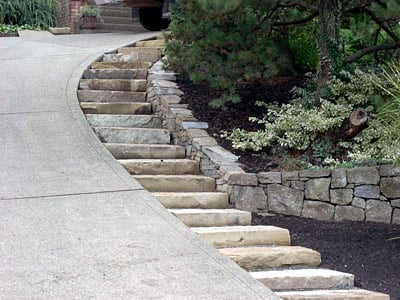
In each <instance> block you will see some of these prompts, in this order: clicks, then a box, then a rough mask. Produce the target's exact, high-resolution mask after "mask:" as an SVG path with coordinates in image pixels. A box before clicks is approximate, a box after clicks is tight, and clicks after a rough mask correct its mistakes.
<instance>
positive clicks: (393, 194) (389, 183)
mask: <svg viewBox="0 0 400 300" xmlns="http://www.w3.org/2000/svg"><path fill="white" fill-rule="evenodd" d="M380 188H381V192H382V194H384V195H385V196H386V197H388V198H389V199H394V198H400V177H390V178H382V180H381V185H380Z"/></svg>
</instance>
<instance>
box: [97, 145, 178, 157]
mask: <svg viewBox="0 0 400 300" xmlns="http://www.w3.org/2000/svg"><path fill="white" fill-rule="evenodd" d="M104 145H105V146H106V148H107V150H108V151H110V152H111V154H112V155H113V156H114V157H115V158H116V159H131V158H137V159H141V158H150V159H151V158H164V159H169V158H171V159H174V158H184V157H185V148H184V147H182V146H175V145H152V144H104Z"/></svg>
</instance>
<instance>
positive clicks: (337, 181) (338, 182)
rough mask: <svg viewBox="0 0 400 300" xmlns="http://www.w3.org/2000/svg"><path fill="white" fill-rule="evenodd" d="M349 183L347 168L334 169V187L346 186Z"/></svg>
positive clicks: (332, 183) (332, 185)
mask: <svg viewBox="0 0 400 300" xmlns="http://www.w3.org/2000/svg"><path fill="white" fill-rule="evenodd" d="M346 185H347V175H346V170H345V169H334V170H332V181H331V187H332V188H334V189H338V188H344V187H346Z"/></svg>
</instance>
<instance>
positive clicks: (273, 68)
mask: <svg viewBox="0 0 400 300" xmlns="http://www.w3.org/2000/svg"><path fill="white" fill-rule="evenodd" d="M272 4H273V2H272V1H265V0H242V1H239V0H231V1H225V0H178V1H177V2H176V4H175V6H174V8H173V10H172V22H171V25H170V29H171V31H172V35H171V40H170V41H169V42H168V43H167V55H168V63H169V64H170V66H171V67H172V68H174V69H175V70H178V71H184V72H187V73H188V74H189V76H190V79H191V80H192V81H194V82H199V81H203V80H205V81H208V82H209V83H210V84H211V86H212V87H214V88H216V89H221V90H224V91H225V92H226V93H227V96H225V97H224V98H221V99H218V100H217V101H214V102H213V104H214V105H216V106H223V105H224V102H226V101H232V100H233V101H239V99H238V97H237V96H236V95H235V89H236V87H237V86H238V85H239V84H240V83H242V82H244V81H248V80H252V79H256V78H268V77H271V76H274V75H276V74H277V73H278V71H279V65H280V64H281V63H282V62H281V55H280V54H279V51H278V47H277V45H276V43H275V42H274V41H273V39H272V21H273V19H272V15H271V14H270V12H271V8H272Z"/></svg>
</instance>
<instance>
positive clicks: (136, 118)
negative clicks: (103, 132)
mask: <svg viewBox="0 0 400 300" xmlns="http://www.w3.org/2000/svg"><path fill="white" fill-rule="evenodd" d="M86 119H87V120H88V123H89V125H90V126H100V127H135V128H162V120H161V118H160V117H157V116H154V115H108V114H87V115H86Z"/></svg>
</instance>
